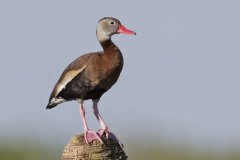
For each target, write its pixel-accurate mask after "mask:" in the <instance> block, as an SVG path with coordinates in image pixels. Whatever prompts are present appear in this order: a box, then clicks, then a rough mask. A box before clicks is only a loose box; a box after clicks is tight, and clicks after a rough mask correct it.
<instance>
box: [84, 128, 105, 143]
mask: <svg viewBox="0 0 240 160" xmlns="http://www.w3.org/2000/svg"><path fill="white" fill-rule="evenodd" d="M84 138H85V141H86V143H87V144H89V143H90V142H92V141H94V140H98V141H100V143H101V144H103V141H102V140H101V138H100V137H99V135H98V134H97V133H96V132H94V131H90V130H86V131H85V132H84Z"/></svg>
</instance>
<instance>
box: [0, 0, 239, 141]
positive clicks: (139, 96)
mask: <svg viewBox="0 0 240 160" xmlns="http://www.w3.org/2000/svg"><path fill="white" fill-rule="evenodd" d="M239 6H240V2H239V1H237V0H236V1H231V0H230V1H228V0H226V1H221V0H220V1H217V0H211V1H207V0H204V1H200V0H199V1H198V0H193V1H190V0H189V1H187V0H186V1H178V0H170V1H169V0H165V1H157V0H156V1H127V0H121V1H118V2H117V1H110V0H106V1H91V0H90V1H85V2H83V1H79V0H71V1H66V0H55V1H54V0H42V1H30V0H22V1H17V0H15V1H14V0H11V1H10V0H1V1H0V23H1V25H0V44H1V45H0V73H1V78H0V82H1V83H0V87H1V92H0V97H1V98H0V99H1V100H0V108H1V111H0V138H1V136H6V135H9V136H14V135H16V134H18V133H21V134H28V135H32V136H36V135H37V136H38V137H40V139H41V138H45V137H49V138H52V137H60V138H62V139H63V141H64V142H66V141H67V140H68V139H69V138H70V137H71V136H72V135H73V134H75V133H79V132H82V131H83V130H82V123H81V120H80V116H79V113H78V104H77V103H76V102H69V103H65V104H61V105H59V106H58V107H57V108H54V109H52V110H45V107H46V104H47V102H48V97H49V95H50V92H51V90H52V88H53V86H54V84H55V82H56V81H57V80H58V78H59V76H60V74H61V73H62V71H63V69H64V68H65V67H66V66H67V65H68V64H69V63H70V62H71V61H72V60H73V59H75V58H77V57H78V56H80V55H82V54H84V53H87V52H91V51H98V50H101V47H100V45H99V43H98V41H97V39H96V35H95V33H96V31H95V29H96V24H97V22H98V20H99V19H100V18H102V17H105V16H112V17H116V18H118V19H119V20H120V21H121V22H122V24H124V25H125V26H126V27H127V28H129V29H131V30H134V31H136V32H137V34H138V35H137V36H126V35H116V36H114V37H113V41H114V42H115V43H116V44H117V45H118V46H119V48H120V49H121V50H122V53H123V55H124V60H125V65H124V69H123V71H122V74H121V77H120V79H119V81H118V82H117V84H116V85H115V86H114V87H113V88H112V89H111V90H110V91H108V92H107V93H106V94H105V95H104V96H103V97H102V99H101V102H100V106H99V107H100V111H101V113H102V115H103V117H104V119H105V120H106V122H107V123H108V125H109V128H110V130H112V131H114V132H115V133H116V134H117V135H118V136H119V138H120V139H123V141H128V139H129V137H133V136H134V135H136V137H137V138H141V137H144V138H146V139H147V138H149V137H151V138H152V137H156V139H158V138H160V137H168V138H170V139H186V140H189V141H192V142H197V143H198V142H199V143H200V142H202V141H208V142H210V143H214V144H215V143H216V144H219V143H221V144H222V143H223V144H225V143H229V142H232V141H235V140H236V139H239V138H240V125H239V122H240V98H239V97H240V83H239V82H240V74H239V68H240V63H239V60H240V45H239V42H240V29H239V28H240V21H239V16H240V10H239ZM85 108H86V110H87V118H88V123H89V125H90V127H91V128H92V129H94V130H97V129H98V125H97V121H96V119H95V117H94V116H93V114H92V112H91V103H90V102H86V103H85ZM147 135H150V136H149V137H147ZM235 143H237V142H236V141H235ZM239 144H240V142H239Z"/></svg>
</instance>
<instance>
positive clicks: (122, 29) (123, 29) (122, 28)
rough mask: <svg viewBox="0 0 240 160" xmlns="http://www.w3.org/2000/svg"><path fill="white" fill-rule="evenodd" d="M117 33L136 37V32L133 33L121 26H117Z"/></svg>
mask: <svg viewBox="0 0 240 160" xmlns="http://www.w3.org/2000/svg"><path fill="white" fill-rule="evenodd" d="M117 33H123V34H128V35H136V32H133V31H131V30H129V29H127V28H125V27H124V26H123V25H121V24H119V27H118V30H117Z"/></svg>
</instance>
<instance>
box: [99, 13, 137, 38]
mask: <svg viewBox="0 0 240 160" xmlns="http://www.w3.org/2000/svg"><path fill="white" fill-rule="evenodd" d="M118 33H123V34H127V35H136V32H133V31H131V30H129V29H127V28H125V27H124V26H123V25H122V24H121V22H120V21H119V20H118V19H116V18H112V17H104V18H102V19H100V20H99V22H98V25H97V38H98V40H99V41H100V42H103V41H107V40H109V39H111V36H112V35H114V34H118Z"/></svg>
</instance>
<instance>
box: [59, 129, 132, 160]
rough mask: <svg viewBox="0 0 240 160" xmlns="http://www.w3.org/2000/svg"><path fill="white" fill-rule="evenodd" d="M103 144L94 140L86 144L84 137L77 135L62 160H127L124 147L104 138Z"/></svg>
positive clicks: (69, 143) (69, 144)
mask: <svg viewBox="0 0 240 160" xmlns="http://www.w3.org/2000/svg"><path fill="white" fill-rule="evenodd" d="M102 141H103V143H104V144H101V143H100V142H99V141H97V140H94V141H93V142H91V143H90V144H86V142H85V140H84V135H83V134H81V135H75V136H73V137H72V139H71V140H70V141H69V142H68V144H67V145H66V147H65V149H64V151H63V154H62V160H126V159H127V158H128V157H127V156H126V155H125V152H124V151H123V149H122V147H121V146H120V145H119V144H118V143H117V142H115V141H113V140H109V139H107V138H106V136H103V138H102Z"/></svg>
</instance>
